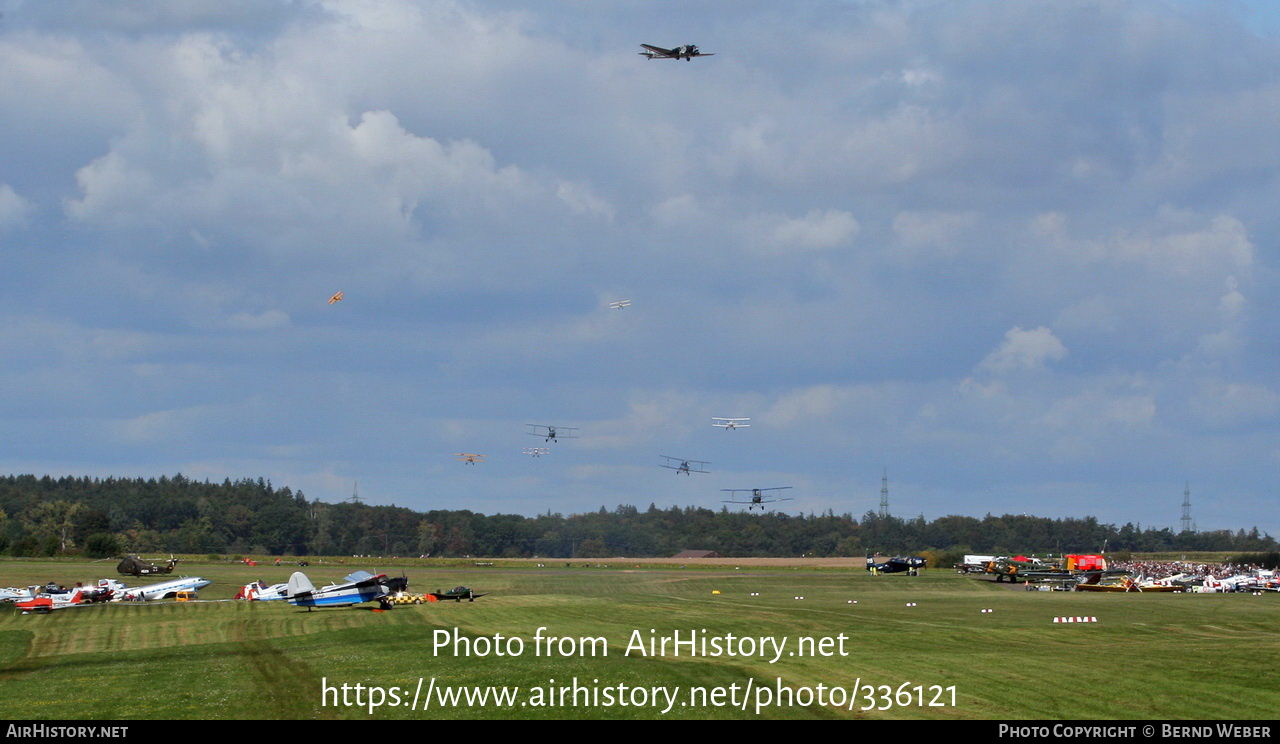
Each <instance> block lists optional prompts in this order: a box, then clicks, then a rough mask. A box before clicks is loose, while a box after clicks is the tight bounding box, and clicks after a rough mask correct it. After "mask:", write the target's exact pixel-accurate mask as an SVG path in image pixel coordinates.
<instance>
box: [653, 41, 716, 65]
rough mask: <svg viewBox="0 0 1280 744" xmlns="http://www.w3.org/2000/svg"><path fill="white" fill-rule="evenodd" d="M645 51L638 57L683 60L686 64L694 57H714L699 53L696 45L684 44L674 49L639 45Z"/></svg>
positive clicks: (711, 54)
mask: <svg viewBox="0 0 1280 744" xmlns="http://www.w3.org/2000/svg"><path fill="white" fill-rule="evenodd" d="M640 46H642V47H644V48H645V51H643V52H640V56H642V57H647V58H649V59H683V60H685V61H686V62H687V61H689V60H691V59H693V58H694V57H714V56H716V54H715V52H709V53H707V52H700V51H698V46H697V45H696V44H684V45H683V46H678V47H676V48H675V49H663V48H662V47H657V46H653V45H652V44H641V45H640Z"/></svg>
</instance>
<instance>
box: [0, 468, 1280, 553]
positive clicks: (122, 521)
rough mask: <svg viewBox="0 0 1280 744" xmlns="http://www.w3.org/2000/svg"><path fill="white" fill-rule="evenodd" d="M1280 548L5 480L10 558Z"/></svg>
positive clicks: (190, 485) (920, 522)
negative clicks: (425, 506) (433, 506)
mask: <svg viewBox="0 0 1280 744" xmlns="http://www.w3.org/2000/svg"><path fill="white" fill-rule="evenodd" d="M1104 547H1105V548H1106V549H1107V550H1108V551H1125V550H1127V551H1132V552H1142V553H1148V552H1167V551H1189V552H1190V551H1196V552H1201V551H1233V552H1254V551H1275V550H1277V548H1280V544H1278V543H1277V542H1276V540H1275V539H1274V538H1272V537H1271V536H1270V535H1268V534H1266V533H1260V532H1259V531H1258V529H1257V528H1256V527H1254V528H1253V529H1252V530H1250V531H1248V532H1246V531H1245V530H1243V529H1241V530H1239V531H1237V532H1231V531H1230V530H1219V531H1211V532H1191V531H1188V532H1181V533H1175V532H1173V531H1172V530H1170V529H1168V528H1163V529H1156V528H1151V527H1148V528H1145V529H1144V528H1142V527H1141V526H1140V525H1134V524H1125V525H1124V526H1122V527H1116V526H1114V525H1109V524H1099V523H1098V521H1097V520H1096V519H1094V518H1092V517H1085V518H1082V519H1070V518H1069V519H1047V518H1044V517H1030V516H1013V515H1007V514H1006V515H1003V516H993V515H991V514H988V515H986V516H985V517H983V518H981V519H978V518H975V517H965V516H948V517H942V518H940V519H935V520H933V521H926V520H925V519H924V518H923V517H916V518H914V519H902V518H899V517H893V516H881V515H878V514H876V513H874V512H868V513H867V514H864V515H863V516H862V517H860V518H855V517H854V516H852V515H851V514H842V515H836V514H834V513H833V512H831V511H828V512H826V513H825V514H809V515H807V516H806V515H800V516H791V515H788V514H782V513H776V512H774V513H765V514H752V513H748V512H743V511H736V510H735V511H730V510H728V509H727V508H725V509H720V510H719V511H716V510H712V509H705V508H702V507H669V508H666V509H659V508H658V507H656V506H654V505H653V504H650V505H649V507H648V508H647V509H644V510H640V509H637V508H636V507H634V506H618V507H617V508H615V509H613V510H612V511H609V510H607V509H605V508H604V507H601V508H600V510H599V511H596V512H589V513H586V514H572V515H569V516H562V515H560V514H554V513H551V512H548V513H546V514H542V515H539V516H536V517H524V516H520V515H514V514H494V515H488V516H486V515H484V514H476V513H474V512H471V511H466V510H448V511H446V510H432V511H427V512H418V511H414V510H412V509H408V508H404V507H397V506H372V505H368V504H361V503H352V502H343V503H337V504H328V503H324V502H320V501H308V500H307V499H306V498H305V497H304V496H303V494H302V492H301V491H293V490H291V489H289V488H288V487H285V488H276V487H274V486H273V485H272V484H271V483H270V482H269V481H264V480H263V479H261V478H259V479H258V480H248V479H245V480H239V481H231V480H229V479H228V480H225V481H223V482H222V483H210V482H208V481H203V482H201V481H193V480H190V479H188V478H185V477H183V476H182V475H175V476H173V477H168V476H165V477H161V478H150V479H141V478H134V479H130V478H106V479H99V478H87V477H85V478H73V477H64V478H56V479H55V478H51V477H49V476H44V477H42V478H37V477H36V476H33V475H16V476H7V477H0V553H4V554H7V555H13V556H49V555H61V554H83V555H86V556H89V557H93V558H99V557H109V556H116V555H121V554H123V553H131V552H132V553H144V554H147V553H149V554H157V553H188V554H191V553H194V554H248V555H381V556H393V555H394V556H417V555H431V556H449V557H461V556H486V557H495V558H532V557H542V558H604V557H612V556H633V557H664V556H671V555H674V554H675V553H677V552H679V551H681V550H686V549H689V550H713V551H716V552H718V553H720V554H722V555H725V556H732V557H752V556H770V557H785V556H801V555H808V556H860V555H866V554H869V553H875V552H879V553H884V554H894V553H920V552H925V551H932V552H934V553H944V552H945V553H960V552H972V553H995V554H1014V553H1032V552H1035V553H1050V552H1051V553H1064V552H1065V553H1072V552H1097V551H1099V550H1102V549H1103V548H1104Z"/></svg>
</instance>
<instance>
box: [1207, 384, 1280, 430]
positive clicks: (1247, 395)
mask: <svg viewBox="0 0 1280 744" xmlns="http://www.w3.org/2000/svg"><path fill="white" fill-rule="evenodd" d="M1191 410H1192V412H1193V413H1195V414H1196V416H1198V417H1199V418H1200V420H1201V421H1203V422H1204V423H1206V424H1208V425H1209V426H1213V427H1232V426H1240V425H1245V424H1254V423H1258V422H1262V421H1267V420H1270V419H1274V418H1275V417H1276V414H1277V413H1280V395H1277V394H1276V393H1275V391H1273V390H1271V389H1270V388H1268V387H1266V386H1265V385H1255V384H1249V383H1228V382H1219V381H1209V382H1205V383H1203V384H1202V385H1201V387H1200V390H1199V392H1197V393H1196V394H1195V395H1194V396H1193V397H1192V398H1191Z"/></svg>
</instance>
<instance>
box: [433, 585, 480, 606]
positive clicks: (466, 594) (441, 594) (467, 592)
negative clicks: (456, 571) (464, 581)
mask: <svg viewBox="0 0 1280 744" xmlns="http://www.w3.org/2000/svg"><path fill="white" fill-rule="evenodd" d="M428 596H430V597H431V601H432V602H439V601H441V600H444V599H452V600H453V601H454V602H461V601H462V600H464V599H465V600H467V601H468V602H474V601H476V600H477V599H479V598H480V597H483V596H485V595H483V594H476V593H475V592H474V591H472V590H471V588H470V587H466V586H455V587H454V588H452V589H450V590H449V591H447V592H446V591H443V590H442V591H438V592H431V593H430V594H429V595H428Z"/></svg>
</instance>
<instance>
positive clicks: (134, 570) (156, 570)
mask: <svg viewBox="0 0 1280 744" xmlns="http://www.w3.org/2000/svg"><path fill="white" fill-rule="evenodd" d="M176 565H178V561H177V559H175V558H170V559H169V562H168V563H166V564H164V565H159V564H156V563H152V562H151V561H149V560H147V559H145V558H139V557H138V556H136V555H130V556H129V557H128V558H125V559H124V560H122V561H120V563H118V564H117V565H116V571H118V572H119V573H122V574H125V575H127V576H154V575H155V574H167V573H173V567H174V566H176Z"/></svg>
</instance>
